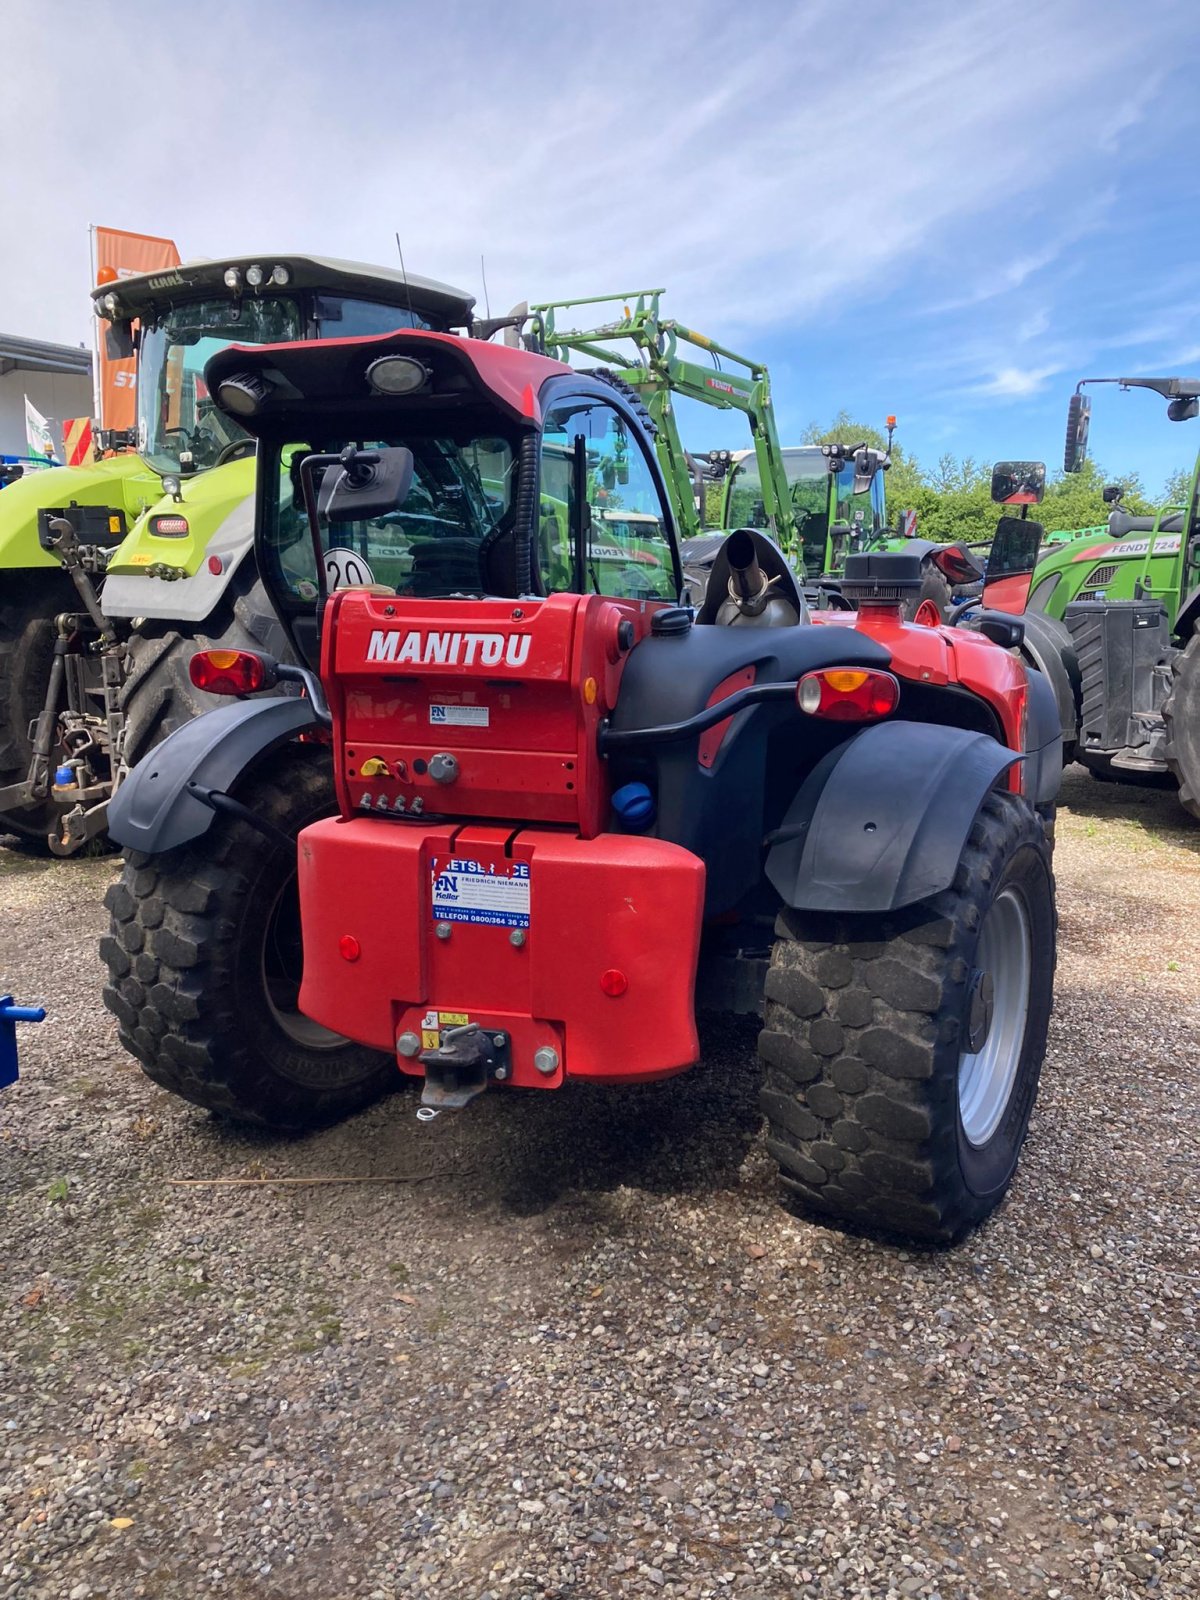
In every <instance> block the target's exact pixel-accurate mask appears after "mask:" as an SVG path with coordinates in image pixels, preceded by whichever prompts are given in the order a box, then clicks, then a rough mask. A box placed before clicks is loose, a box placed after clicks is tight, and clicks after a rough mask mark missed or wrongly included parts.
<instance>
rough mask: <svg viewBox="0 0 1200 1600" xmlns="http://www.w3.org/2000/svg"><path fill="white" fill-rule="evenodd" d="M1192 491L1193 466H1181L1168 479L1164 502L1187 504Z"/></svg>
mask: <svg viewBox="0 0 1200 1600" xmlns="http://www.w3.org/2000/svg"><path fill="white" fill-rule="evenodd" d="M1191 492H1192V468H1191V467H1180V468H1178V470H1177V471H1175V472H1173V473H1172V474H1171V476H1170V477H1169V478H1168V479H1167V482H1166V486H1165V487H1164V489H1163V504H1164V505H1167V506H1185V505H1186V504H1187V499H1188V495H1189V494H1191Z"/></svg>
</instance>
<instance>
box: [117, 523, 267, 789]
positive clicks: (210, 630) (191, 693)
mask: <svg viewBox="0 0 1200 1600" xmlns="http://www.w3.org/2000/svg"><path fill="white" fill-rule="evenodd" d="M213 649H226V650H261V651H264V652H265V653H266V654H267V655H270V656H274V657H275V659H276V660H277V661H294V660H295V652H294V651H293V650H292V648H291V645H290V644H289V642H288V637H287V634H286V632H285V631H284V627H283V624H282V623H281V622H280V621H279V618H278V617H277V616H276V615H275V612H274V611H273V609H272V607H271V602H270V601H269V600H268V599H267V594H266V590H265V589H264V588H263V585H262V581H261V579H260V578H259V576H258V568H257V567H256V565H255V562H254V557H253V555H252V554H248V555H247V556H246V557H245V558H244V559H243V561H242V564H241V566H240V567H239V568H238V570H237V571H236V572H235V573H234V575H233V577H232V578H231V579H230V582H229V587H228V588H227V589H226V591H225V593H224V595H223V596H222V597H221V602H220V604H219V605H218V606H217V608H216V610H215V611H214V612H213V614H212V616H211V617H209V618H207V619H206V621H205V622H204V623H203V624H201V625H199V626H198V627H197V628H196V629H195V631H187V632H183V631H181V630H180V629H179V628H178V627H172V626H170V625H169V624H151V625H150V626H149V627H148V628H147V629H146V630H145V631H143V632H141V633H135V634H134V635H133V637H132V639H131V640H130V672H129V677H128V679H127V681H126V683H125V685H124V687H123V688H122V690H121V706H122V709H123V711H124V713H125V764H126V766H129V767H132V766H134V765H135V764H136V763H137V762H138V761H140V760H141V759H142V757H143V756H144V755H145V754H146V752H147V751H148V750H150V749H152V748H153V747H154V746H155V745H156V744H159V743H161V741H162V740H163V739H165V738H166V737H167V735H168V734H169V733H173V732H174V731H175V729H176V728H178V727H181V726H182V724H183V723H185V722H189V721H190V720H191V719H192V718H193V717H198V716H199V715H200V714H201V712H204V711H211V710H212V708H213V706H214V705H215V704H217V703H218V702H217V701H215V700H214V699H213V697H212V695H210V694H205V692H204V691H203V690H202V689H197V688H196V687H195V685H194V684H193V683H192V680H191V678H190V677H189V676H188V662H189V661H190V660H191V658H192V656H193V655H194V654H195V652H196V651H197V650H213ZM269 692H270V693H272V694H280V693H283V692H284V691H282V690H280V689H274V690H271V691H269Z"/></svg>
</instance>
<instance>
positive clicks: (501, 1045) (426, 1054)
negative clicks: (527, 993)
mask: <svg viewBox="0 0 1200 1600" xmlns="http://www.w3.org/2000/svg"><path fill="white" fill-rule="evenodd" d="M420 1061H421V1065H422V1066H423V1067H424V1068H425V1087H424V1089H423V1090H422V1092H421V1107H420V1110H419V1111H418V1112H417V1115H418V1117H420V1118H421V1121H422V1122H428V1121H430V1120H431V1119H430V1118H429V1116H428V1115H426V1116H423V1117H422V1116H421V1112H422V1111H425V1112H428V1111H433V1112H434V1113H436V1112H438V1111H457V1110H459V1109H460V1108H461V1107H462V1106H465V1105H466V1103H467V1101H468V1100H473V1099H474V1098H475V1096H476V1095H477V1094H482V1093H483V1091H484V1090H485V1089H486V1088H487V1086H488V1084H489V1083H490V1082H491V1080H492V1079H493V1078H495V1079H496V1080H497V1082H500V1083H503V1082H504V1080H505V1079H506V1078H507V1077H508V1076H509V1074H510V1072H511V1061H510V1051H509V1037H508V1035H507V1034H506V1033H492V1032H490V1031H489V1030H488V1029H486V1028H481V1027H480V1026H479V1024H478V1023H477V1022H468V1023H466V1024H464V1026H462V1027H460V1028H447V1029H446V1030H445V1032H444V1033H443V1034H442V1042H441V1044H440V1045H439V1046H438V1047H437V1049H436V1050H422V1052H421V1055H420Z"/></svg>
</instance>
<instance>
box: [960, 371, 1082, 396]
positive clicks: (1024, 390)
mask: <svg viewBox="0 0 1200 1600" xmlns="http://www.w3.org/2000/svg"><path fill="white" fill-rule="evenodd" d="M1062 370H1063V369H1062V367H1061V366H1049V367H1001V369H1000V370H999V372H996V373H994V374H993V375H992V377H990V378H989V379H988V380H987V382H986V383H981V384H979V385H978V387H977V390H976V392H977V393H978V394H982V395H992V396H995V397H996V398H1001V397H1003V398H1006V399H1023V398H1024V397H1025V396H1026V395H1031V394H1037V393H1038V391H1039V390H1040V389H1042V388H1044V387H1045V384H1046V380H1047V379H1048V378H1053V377H1056V376H1057V375H1058V373H1060V372H1061V371H1062Z"/></svg>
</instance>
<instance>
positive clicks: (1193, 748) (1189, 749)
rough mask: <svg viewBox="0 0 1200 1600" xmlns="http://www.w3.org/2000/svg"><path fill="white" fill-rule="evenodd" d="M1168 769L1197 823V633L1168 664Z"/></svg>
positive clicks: (1199, 651)
mask: <svg viewBox="0 0 1200 1600" xmlns="http://www.w3.org/2000/svg"><path fill="white" fill-rule="evenodd" d="M1163 721H1164V723H1165V724H1166V729H1167V766H1168V767H1169V768H1170V769H1171V776H1172V777H1173V778H1174V779H1175V782H1176V783H1177V784H1178V785H1179V803H1180V805H1181V806H1183V808H1184V810H1185V811H1189V812H1190V813H1191V814H1192V816H1193V817H1196V818H1197V819H1198V820H1200V633H1194V634H1193V635H1192V637H1191V638H1190V639H1189V640H1188V642H1187V645H1186V647H1185V648H1184V649H1183V650H1182V651H1181V652H1180V653H1179V655H1177V656H1176V657H1175V660H1174V661H1173V663H1172V665H1171V692H1170V694H1169V695H1168V696H1167V698H1166V701H1165V702H1164V704H1163Z"/></svg>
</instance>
